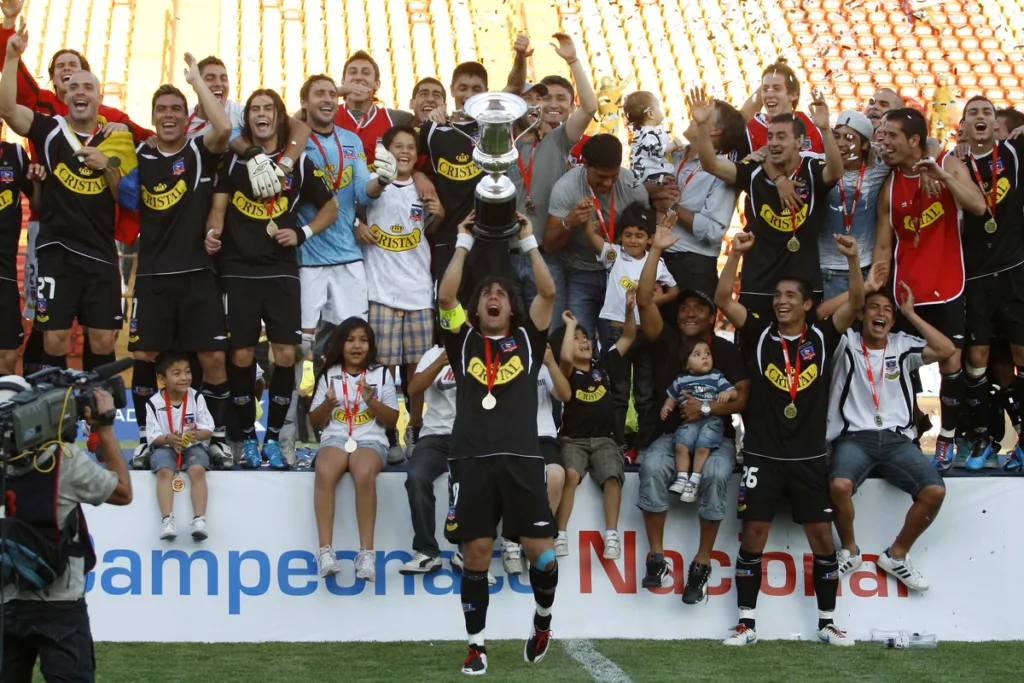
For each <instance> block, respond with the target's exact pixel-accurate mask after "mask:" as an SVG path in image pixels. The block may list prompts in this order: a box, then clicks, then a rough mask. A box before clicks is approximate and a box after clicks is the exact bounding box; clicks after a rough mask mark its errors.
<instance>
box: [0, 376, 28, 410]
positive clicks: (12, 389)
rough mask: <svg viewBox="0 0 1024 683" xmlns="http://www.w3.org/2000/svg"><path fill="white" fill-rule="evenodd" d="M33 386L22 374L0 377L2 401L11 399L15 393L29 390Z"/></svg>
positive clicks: (0, 397)
mask: <svg viewBox="0 0 1024 683" xmlns="http://www.w3.org/2000/svg"><path fill="white" fill-rule="evenodd" d="M31 388H32V386H31V385H30V384H29V383H28V382H27V381H26V380H25V378H24V377H22V376H21V375H5V376H3V377H0V403H3V402H4V401H9V400H11V397H12V396H14V395H15V394H19V393H21V392H23V391H28V390H29V389H31Z"/></svg>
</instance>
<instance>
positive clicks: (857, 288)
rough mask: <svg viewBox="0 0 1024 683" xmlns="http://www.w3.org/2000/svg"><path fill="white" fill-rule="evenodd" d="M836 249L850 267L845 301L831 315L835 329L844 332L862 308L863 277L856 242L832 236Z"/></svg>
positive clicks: (846, 236) (841, 236) (847, 237)
mask: <svg viewBox="0 0 1024 683" xmlns="http://www.w3.org/2000/svg"><path fill="white" fill-rule="evenodd" d="M833 237H834V238H835V241H836V248H837V249H839V253H840V254H842V255H843V256H845V257H846V261H847V263H848V265H849V266H850V287H849V291H848V295H847V298H846V301H845V302H844V303H843V305H841V306H840V307H839V309H838V310H837V311H836V312H835V313H834V314H833V315H832V322H833V323H834V324H835V326H836V329H837V330H839V331H840V332H845V331H846V330H847V329H849V327H850V325H852V324H853V321H854V320H855V319H856V318H857V313H858V312H859V311H861V310H863V308H864V275H863V274H862V273H861V270H860V252H859V250H858V249H857V240H856V239H854V238H853V237H850V236H849V235H833Z"/></svg>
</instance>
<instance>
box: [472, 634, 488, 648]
mask: <svg viewBox="0 0 1024 683" xmlns="http://www.w3.org/2000/svg"><path fill="white" fill-rule="evenodd" d="M469 644H470V645H476V646H477V647H483V646H484V632H483V631H480V633H471V634H470V635H469Z"/></svg>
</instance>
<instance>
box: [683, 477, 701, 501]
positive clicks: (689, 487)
mask: <svg viewBox="0 0 1024 683" xmlns="http://www.w3.org/2000/svg"><path fill="white" fill-rule="evenodd" d="M679 500H681V501H683V502H684V503H692V502H693V501H695V500H697V485H696V484H694V483H693V482H692V481H686V482H685V483H684V484H683V492H682V493H680V494H679Z"/></svg>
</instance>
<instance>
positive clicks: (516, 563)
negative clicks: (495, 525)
mask: <svg viewBox="0 0 1024 683" xmlns="http://www.w3.org/2000/svg"><path fill="white" fill-rule="evenodd" d="M501 566H502V567H504V569H505V573H506V574H510V575H511V574H522V573H523V549H522V548H521V547H520V546H519V544H518V543H513V542H512V541H507V540H505V539H502V542H501Z"/></svg>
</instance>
